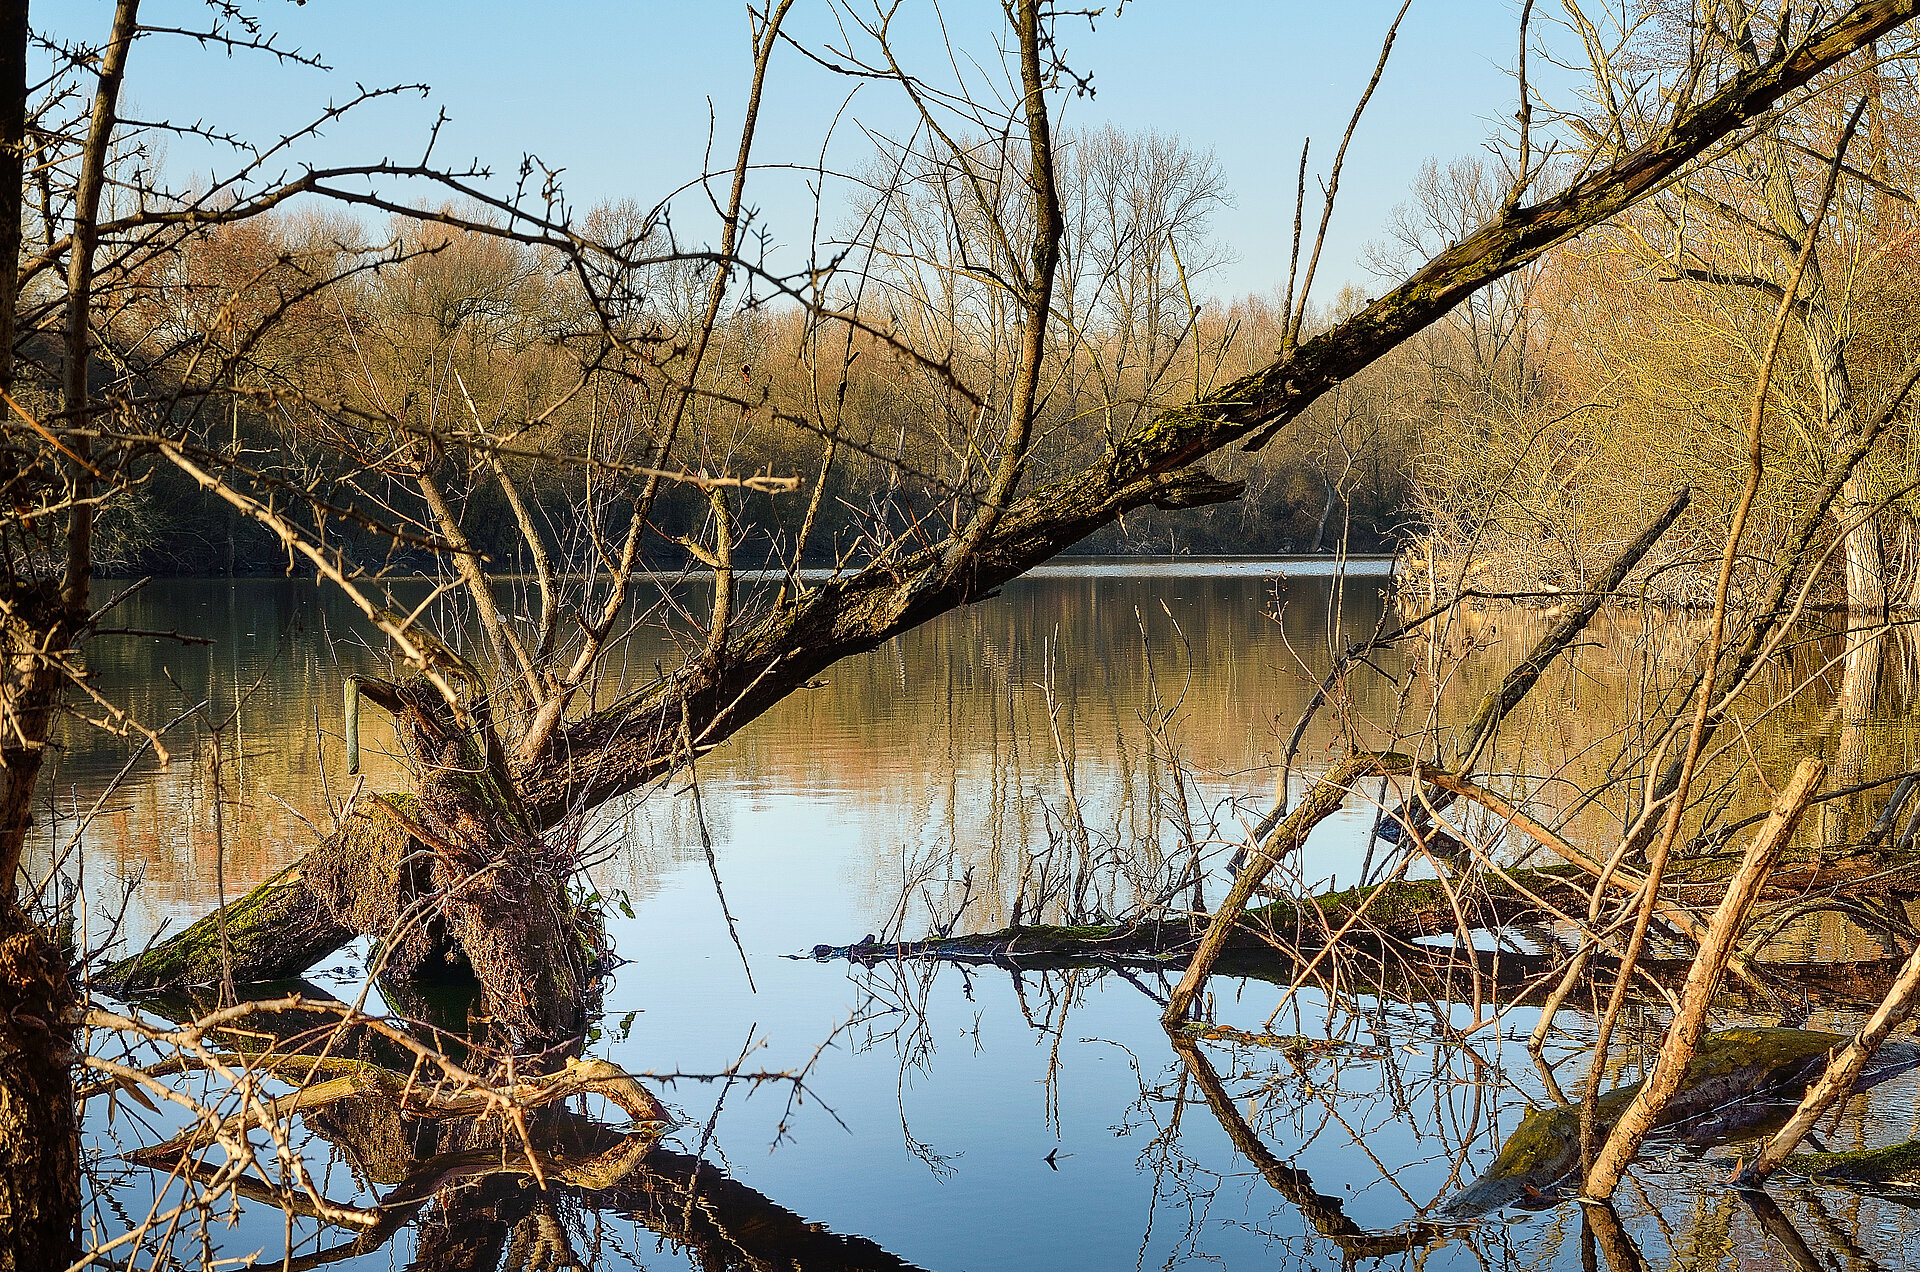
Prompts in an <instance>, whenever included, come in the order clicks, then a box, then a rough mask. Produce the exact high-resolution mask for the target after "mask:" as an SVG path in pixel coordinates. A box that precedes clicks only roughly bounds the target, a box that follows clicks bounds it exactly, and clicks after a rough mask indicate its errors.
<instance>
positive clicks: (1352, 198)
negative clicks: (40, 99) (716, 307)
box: [34, 0, 1517, 299]
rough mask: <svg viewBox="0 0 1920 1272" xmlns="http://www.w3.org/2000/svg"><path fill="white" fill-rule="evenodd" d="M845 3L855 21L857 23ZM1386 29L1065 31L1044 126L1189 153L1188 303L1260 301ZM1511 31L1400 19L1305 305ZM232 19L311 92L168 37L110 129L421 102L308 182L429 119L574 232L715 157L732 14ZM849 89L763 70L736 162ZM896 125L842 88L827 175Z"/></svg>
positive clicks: (1419, 7) (784, 224) (807, 146)
mask: <svg viewBox="0 0 1920 1272" xmlns="http://www.w3.org/2000/svg"><path fill="white" fill-rule="evenodd" d="M851 2H853V3H859V0H851ZM865 3H866V4H867V6H868V11H871V3H872V0H865ZM1108 8H1109V10H1111V8H1112V4H1111V0H1109V4H1108ZM1394 8H1395V6H1394V5H1391V4H1388V3H1383V2H1380V0H1346V2H1345V3H1338V2H1336V3H1325V2H1324V0H1323V2H1321V3H1308V2H1304V0H1265V2H1259V0H1129V3H1127V4H1126V6H1125V8H1124V10H1123V11H1122V12H1121V13H1120V14H1119V15H1118V16H1117V17H1115V16H1107V17H1104V18H1102V19H1100V20H1099V21H1098V22H1097V23H1096V24H1095V27H1094V29H1093V30H1091V31H1090V30H1089V29H1088V28H1087V25H1086V24H1085V23H1084V22H1075V23H1072V24H1070V25H1068V26H1067V27H1066V28H1065V31H1066V38H1067V48H1068V60H1069V62H1070V64H1071V65H1073V66H1074V68H1075V69H1076V70H1077V71H1079V72H1080V73H1082V74H1086V73H1091V74H1092V76H1093V83H1094V86H1095V88H1096V95H1095V96H1094V97H1093V98H1092V99H1091V100H1088V99H1084V98H1082V99H1078V100H1074V101H1071V102H1069V103H1067V104H1066V106H1065V107H1064V111H1063V116H1064V122H1065V123H1066V124H1068V125H1073V124H1100V123H1105V122H1112V123H1115V124H1118V125H1121V126H1123V127H1126V128H1132V129H1144V128H1155V129H1159V130H1161V131H1163V132H1172V133H1177V134H1179V135H1180V136H1181V137H1183V138H1184V139H1185V140H1186V141H1187V142H1188V143H1189V144H1191V145H1192V146H1194V147H1195V148H1196V149H1201V150H1206V149H1211V150H1212V151H1213V152H1214V153H1215V155H1216V156H1217V157H1218V159H1219V161H1220V163H1221V165H1222V167H1223V168H1224V170H1225V173H1226V177H1227V180H1228V183H1229V185H1230V187H1231V189H1232V192H1233V196H1234V206H1233V207H1232V208H1231V209H1229V210H1227V211H1226V212H1224V213H1223V214H1222V215H1221V216H1220V217H1219V218H1218V220H1217V222H1216V232H1217V234H1218V236H1219V237H1220V238H1221V239H1222V240H1223V241H1224V242H1225V243H1226V244H1227V246H1228V247H1229V248H1230V249H1231V250H1232V251H1233V252H1234V253H1235V254H1236V256H1237V260H1236V261H1235V262H1234V263H1233V264H1232V265H1231V266H1229V267H1228V268H1227V269H1225V270H1223V271H1222V272H1221V273H1220V274H1218V275H1216V277H1215V278H1214V279H1213V280H1212V284H1211V287H1210V288H1209V290H1211V291H1213V292H1215V293H1216V294H1239V293H1245V292H1264V291H1267V290H1269V289H1271V288H1273V287H1275V286H1277V285H1279V284H1280V283H1282V282H1283V281H1284V276H1285V269H1286V255H1287V250H1288V245H1289V244H1288V239H1289V237H1290V234H1291V220H1292V199H1293V181H1294V173H1295V165H1296V164H1297V161H1298V156H1299V149H1300V144H1301V141H1302V139H1303V138H1305V137H1309V136H1310V137H1311V138H1312V139H1313V143H1314V154H1315V156H1316V159H1317V160H1318V162H1316V164H1315V169H1316V171H1320V170H1323V165H1324V163H1325V161H1326V160H1327V159H1330V158H1331V155H1332V152H1333V149H1334V147H1335V146H1336V145H1337V144H1338V141H1339V135H1340V133H1341V131H1342V130H1343V129H1344V127H1345V124H1346V120H1347V116H1348V114H1349V113H1350V111H1351V110H1352V108H1353V103H1354V101H1355V99H1356V97H1357V96H1358V94H1359V92H1360V90H1361V88H1362V87H1363V86H1364V84H1365V82H1366V78H1367V76H1368V74H1369V73H1370V71H1371V70H1372V66H1373V63H1374V60H1375V58H1376V57H1377V56H1378V54H1379V46H1380V39H1381V36H1382V35H1383V33H1384V32H1385V29H1386V26H1387V24H1388V22H1389V21H1390V20H1391V17H1392V13H1393V10H1394ZM941 10H942V11H943V12H944V13H945V15H946V17H947V19H948V21H949V23H950V27H951V29H952V31H953V33H954V35H955V37H956V39H957V40H958V41H959V42H960V43H961V44H962V45H963V46H965V47H966V48H968V49H970V50H972V51H974V52H975V53H976V54H977V56H979V57H981V58H982V59H987V58H990V57H991V56H992V53H993V46H992V37H991V32H992V30H993V29H994V25H995V23H996V22H997V16H998V11H999V6H998V4H997V3H995V2H994V0H949V2H948V3H946V4H944V5H943V6H941ZM1516 10H1517V6H1516V5H1515V4H1512V3H1509V2H1508V0H1415V2H1414V5H1413V9H1412V11H1411V13H1410V14H1409V16H1408V18H1407V20H1406V22H1405V24H1404V25H1403V28H1402V33H1401V36H1400V39H1399V42H1398V44H1397V45H1396V48H1395V52H1394V58H1393V61H1392V63H1391V64H1390V65H1389V67H1388V70H1387V73H1386V77H1385V79H1384V80H1383V82H1382V84H1381V87H1380V89H1379V91H1378V93H1377V95H1376V97H1375V100H1374V102H1373V105H1372V107H1371V108H1370V110H1369V113H1368V117H1367V119H1366V120H1365V121H1364V122H1363V124H1362V125H1361V128H1360V131H1359V133H1358V134H1357V136H1356V137H1355V141H1354V147H1353V150H1352V152H1351V154H1350V157H1349V160H1348V166H1347V171H1346V174H1345V176H1344V178H1343V182H1342V204H1341V211H1340V212H1339V213H1338V214H1336V224H1335V227H1334V230H1333V233H1332V234H1331V235H1330V238H1329V244H1328V249H1327V257H1326V260H1325V263H1324V265H1323V267H1322V274H1321V278H1322V280H1323V284H1322V286H1321V287H1319V288H1316V291H1317V293H1318V295H1319V297H1320V298H1321V299H1328V298H1330V297H1331V295H1332V293H1333V291H1334V290H1336V289H1337V288H1338V286H1339V284H1340V283H1341V282H1344V281H1348V280H1354V281H1360V280H1363V279H1365V278H1366V275H1365V272H1364V270H1363V268H1362V267H1361V266H1360V264H1359V257H1360V254H1361V251H1362V249H1363V247H1364V245H1365V244H1366V242H1367V241H1368V240H1370V239H1372V238H1375V237H1377V236H1378V235H1379V233H1380V227H1381V226H1382V224H1383V222H1384V220H1385V218H1386V216H1387V215H1388V213H1389V211H1390V209H1391V208H1392V206H1393V205H1394V204H1395V203H1396V202H1398V201H1400V200H1401V199H1402V198H1403V197H1404V192H1405V190H1406V186H1407V183H1408V181H1409V179H1410V178H1411V177H1412V175H1413V173H1414V171H1415V169H1416V168H1417V167H1418V165H1419V164H1420V163H1421V161H1422V160H1424V159H1426V158H1428V157H1430V156H1432V157H1439V158H1442V159H1446V158H1451V157H1453V156H1455V155H1460V154H1466V153H1470V152H1474V151H1476V150H1478V149H1479V147H1480V146H1481V145H1482V143H1483V142H1484V141H1485V139H1486V138H1487V137H1488V136H1489V135H1490V134H1491V133H1492V132H1493V131H1494V130H1495V128H1496V126H1497V125H1496V122H1495V121H1497V120H1500V119H1504V118H1506V117H1508V116H1510V115H1511V114H1512V112H1513V109H1514V103H1513V96H1514V88H1513V83H1512V80H1511V78H1510V76H1509V75H1508V74H1507V68H1509V67H1510V66H1511V65H1512V63H1513V60H1514V53H1515V48H1514V44H1515V22H1516ZM110 11H111V5H110V4H109V3H107V2H106V0H58V2H57V3H55V2H49V0H41V3H40V4H37V5H36V6H35V12H34V16H35V21H36V23H40V24H45V25H46V26H48V27H50V28H52V29H54V30H56V31H58V32H59V33H61V34H63V35H65V36H68V37H73V38H82V37H84V38H91V39H96V40H97V39H98V38H99V37H100V33H102V32H104V30H105V27H106V24H107V19H108V17H109V14H110ZM252 11H253V12H255V13H256V14H258V16H259V17H261V18H262V19H263V20H264V21H265V22H266V24H267V25H268V26H269V27H270V28H272V29H275V30H277V31H278V32H279V35H278V41H277V42H278V43H279V44H280V45H281V46H282V47H288V48H293V47H297V48H301V49H303V50H306V51H309V52H312V53H316V54H318V55H320V56H321V57H323V58H324V59H325V60H326V61H327V62H328V63H329V64H330V66H331V67H332V69H331V70H330V71H327V72H320V71H315V70H308V69H303V68H297V67H285V66H279V65H276V64H275V63H274V62H273V61H272V60H271V59H269V58H266V57H263V56H261V55H259V54H257V53H255V54H246V53H242V54H236V55H232V56H229V55H228V54H226V53H224V52H221V51H218V50H215V49H209V48H202V47H201V46H200V45H198V44H196V43H193V42H191V41H187V40H182V39H179V38H177V37H163V38H155V39H151V40H147V41H144V42H143V43H142V45H141V46H140V47H139V48H137V50H136V53H135V55H134V58H133V60H132V62H131V63H130V66H129V71H128V83H127V93H128V97H129V102H130V104H131V108H132V110H133V111H134V112H135V113H137V114H138V115H141V116H144V117H147V118H166V119H173V120H183V119H204V120H207V121H209V122H212V123H217V124H221V125H225V126H228V127H233V128H236V129H237V130H239V131H241V132H243V133H245V134H247V135H248V136H250V137H253V138H255V139H257V140H261V141H265V140H270V139H271V138H272V136H274V135H276V133H277V132H278V131H281V130H284V129H288V128H291V127H294V126H297V125H298V124H300V123H302V122H304V121H305V120H306V119H307V118H309V117H310V116H312V115H313V114H314V113H316V112H317V110H318V109H320V108H322V107H324V106H325V105H326V104H327V103H328V102H329V101H337V100H341V99H344V98H345V97H348V96H350V95H351V94H352V93H353V91H354V85H355V84H356V83H360V84H365V85H368V86H374V85H384V84H398V83H408V82H425V83H427V84H429V85H431V86H432V96H431V98H430V99H429V100H428V101H426V102H422V101H420V100H418V99H414V100H410V101H394V102H388V103H383V104H379V105H376V106H374V107H373V108H371V109H368V110H366V111H364V112H363V113H360V114H358V115H357V116H356V117H349V118H348V119H346V120H343V121H340V122H339V123H337V124H335V125H333V126H332V127H330V129H329V130H328V133H327V135H326V136H325V137H324V138H322V139H321V140H320V141H318V142H317V143H315V144H312V145H309V146H306V147H305V148H304V149H302V150H301V151H300V152H299V154H300V155H301V157H302V158H303V159H305V160H307V161H310V162H315V163H330V162H346V161H355V160H359V161H364V160H366V159H368V158H370V157H377V156H382V155H386V156H392V157H394V158H397V159H406V158H413V157H417V156H418V154H419V152H420V149H421V146H422V144H423V142H424V139H425V136H426V133H427V129H428V126H429V124H430V123H431V121H432V119H433V118H434V116H435V115H436V114H437V113H438V111H439V110H441V109H445V111H446V112H447V114H448V115H449V116H450V117H451V122H450V123H449V124H448V125H447V126H446V128H445V130H444V131H443V133H442V136H441V140H440V142H439V145H438V149H437V150H436V152H435V153H436V157H437V158H438V159H440V160H441V161H443V162H452V161H466V160H468V159H471V158H477V159H479V160H480V162H482V163H483V164H488V165H491V166H492V168H493V169H494V171H495V173H496V174H498V179H499V180H500V181H501V183H502V184H503V185H504V183H505V182H506V181H507V180H508V179H510V177H511V174H512V173H513V171H514V170H515V169H516V168H517V166H518V164H519V161H520V157H521V155H522V154H524V153H526V152H529V151H531V152H534V153H537V154H538V155H540V156H541V158H542V159H543V160H545V161H546V162H547V163H548V164H550V165H553V166H557V167H560V168H563V169H564V170H565V178H564V179H565V182H566V186H567V189H568V192H569V195H570V197H571V199H572V201H573V202H574V204H575V206H576V207H580V208H584V207H586V206H587V205H589V204H591V203H593V202H595V201H598V200H601V199H606V198H617V197H626V196H631V197H634V198H636V199H638V200H640V201H641V202H643V203H648V204H650V203H652V202H654V201H656V200H657V199H659V198H661V197H662V196H663V195H664V194H666V193H667V192H668V191H669V190H671V189H672V188H673V187H674V186H676V185H679V184H680V183H681V182H683V181H685V180H686V179H687V178H688V177H689V176H690V175H693V174H697V173H698V172H699V171H700V168H701V165H702V161H703V155H704V152H705V149H706V146H707V143H708V135H709V103H711V109H712V111H713V119H714V127H715V143H714V144H715V153H716V154H717V155H719V156H722V158H721V159H720V160H719V162H718V163H717V164H716V166H725V165H726V163H727V162H729V161H730V160H729V158H727V157H730V156H731V153H732V151H733V148H734V145H735V137H736V136H737V133H736V130H737V128H738V126H739V118H740V113H741V108H742V103H743V100H744V90H745V86H746V84H747V81H748V73H749V51H748V36H747V22H746V17H745V9H744V5H743V4H741V3H738V2H737V0H626V2H625V3H615V2H613V0H580V2H574V3H569V2H566V0H549V2H548V3H542V4H530V3H517V4H516V3H501V2H497V0H496V2H486V0H469V2H468V3H447V2H444V0H384V2H374V0H309V2H308V3H306V4H304V5H295V4H293V3H288V2H287V0H264V2H262V3H256V4H255V5H254V6H253V9H252ZM903 12H904V15H905V16H903V18H902V23H903V26H905V27H906V28H907V34H906V36H905V37H904V38H903V39H902V40H901V47H902V50H903V57H906V58H907V59H909V60H910V61H912V62H914V65H913V67H912V69H915V70H916V71H922V72H925V73H927V74H929V75H935V76H937V75H939V74H940V73H941V72H942V71H943V68H944V56H945V54H944V51H943V49H942V47H941V44H940V42H939V41H937V40H936V39H934V38H932V36H933V35H934V33H935V30H936V28H935V27H934V26H933V22H932V14H933V12H934V6H933V5H932V3H931V2H930V0H906V3H905V6H904V10H903ZM829 14H830V10H829V8H828V6H827V4H826V2H825V0H799V2H798V3H797V4H796V6H795V9H794V13H793V17H792V18H791V19H790V21H789V29H790V30H791V31H792V33H793V34H795V35H796V36H797V37H798V38H800V39H801V40H802V41H804V42H807V43H809V44H810V45H817V44H819V43H821V42H823V41H829V40H832V41H835V42H837V40H838V36H837V35H836V34H835V33H834V30H833V28H832V27H831V26H830V25H829ZM143 18H144V19H145V20H146V21H147V22H148V23H149V24H152V25H165V26H181V27H204V26H205V25H206V24H207V22H208V10H207V9H206V8H205V7H204V6H202V5H200V4H196V3H193V2H192V0H148V2H147V4H146V5H145V6H144V7H143ZM969 24H971V25H969ZM948 74H949V75H950V72H949V73H948ZM850 87H851V86H850V84H849V83H848V82H847V81H845V80H843V79H840V78H838V77H834V76H831V75H829V74H827V73H825V72H823V71H821V70H819V69H818V68H816V67H814V66H811V65H809V64H808V63H807V62H805V61H804V60H803V59H802V58H800V57H799V56H798V55H797V54H796V53H794V52H793V51H792V50H791V49H782V50H781V51H780V52H779V53H777V54H776V55H775V61H774V67H773V71H772V75H771V79H770V83H769V85H768V93H767V103H766V107H765V111H764V121H765V122H764V126H763V130H762V133H761V136H760V139H759V144H758V146H757V149H756V156H757V157H758V158H761V159H766V160H795V161H799V162H803V163H808V164H810V163H812V162H813V161H814V159H815V157H816V156H817V155H818V153H819V149H820V145H821V139H822V137H823V135H824V134H825V130H826V128H827V125H828V123H829V122H830V120H831V119H832V118H833V115H834V113H835V112H836V111H837V110H839V109H840V107H841V105H842V102H843V101H844V99H845V97H846V94H847V92H848V90H849V88H850ZM905 118H906V116H905V114H904V108H903V105H902V102H901V100H900V95H899V93H898V92H897V90H889V89H888V88H887V87H885V86H883V85H870V86H868V87H866V88H863V89H861V90H860V92H859V93H858V94H857V95H856V96H855V98H854V101H853V104H852V105H851V107H849V108H848V110H847V112H846V116H845V117H844V118H843V119H842V121H841V123H840V126H839V131H838V132H837V134H836V136H835V145H834V148H833V150H832V151H831V152H830V159H829V163H830V164H831V163H834V162H836V161H837V162H838V163H841V164H844V165H846V166H848V167H857V166H858V164H859V161H860V159H861V158H862V157H863V155H864V154H865V153H867V152H868V150H869V146H870V143H868V142H867V140H866V139H865V138H864V137H863V136H862V134H861V132H860V129H859V125H864V126H866V127H869V128H873V129H876V130H878V131H881V132H889V133H898V132H899V131H900V130H901V128H902V126H903V121H904V120H905ZM214 162H215V160H214V156H213V155H212V154H211V153H210V152H208V151H207V150H205V149H204V148H201V147H198V146H196V145H195V144H193V143H190V142H188V141H184V140H175V141H173V142H171V143H170V145H169V149H168V171H169V174H170V176H171V177H172V179H173V180H174V181H175V182H176V183H178V182H181V181H183V180H184V179H185V178H187V177H188V176H189V175H191V174H193V173H195V172H205V171H209V170H211V169H212V167H213V166H214ZM750 201H751V202H753V203H754V204H755V205H756V206H757V207H758V208H759V209H760V211H761V213H762V217H763V221H764V223H765V224H766V226H767V227H768V229H769V231H770V232H771V234H772V236H773V238H774V240H775V241H776V242H780V243H794V242H801V243H803V242H804V241H805V240H806V237H807V235H808V233H809V232H810V229H811V221H812V208H811V204H810V201H809V200H808V198H807V197H806V196H805V194H804V190H803V189H802V188H801V182H800V181H799V180H798V179H797V178H795V177H792V176H788V177H785V178H782V177H779V176H772V175H770V176H769V177H768V178H766V179H765V180H764V181H762V182H760V183H759V184H758V185H757V187H756V189H755V191H754V193H753V195H752V196H751V197H750ZM1311 202H1312V199H1311V198H1310V204H1311ZM693 215H694V205H693V204H691V203H690V204H689V205H688V216H689V217H691V216H693ZM830 219H831V217H830ZM684 223H685V222H684V221H683V224H684Z"/></svg>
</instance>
